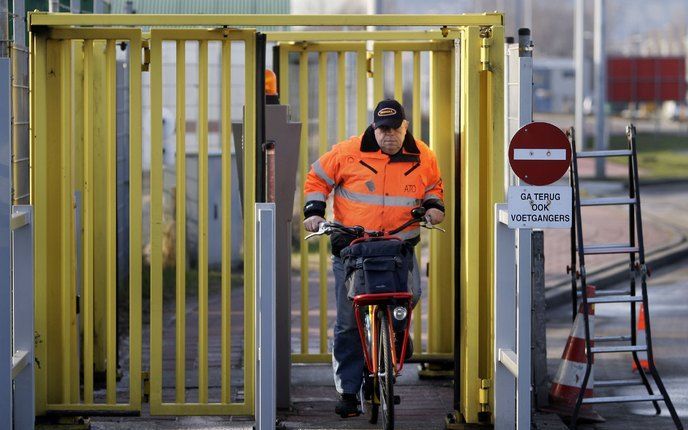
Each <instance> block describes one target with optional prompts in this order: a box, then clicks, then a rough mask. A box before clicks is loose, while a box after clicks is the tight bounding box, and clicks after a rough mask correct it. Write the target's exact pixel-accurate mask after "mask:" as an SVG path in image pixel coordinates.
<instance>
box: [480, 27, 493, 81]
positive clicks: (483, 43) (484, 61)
mask: <svg viewBox="0 0 688 430" xmlns="http://www.w3.org/2000/svg"><path fill="white" fill-rule="evenodd" d="M491 45H492V27H480V66H481V69H482V70H483V71H488V70H491V69H490V46H491Z"/></svg>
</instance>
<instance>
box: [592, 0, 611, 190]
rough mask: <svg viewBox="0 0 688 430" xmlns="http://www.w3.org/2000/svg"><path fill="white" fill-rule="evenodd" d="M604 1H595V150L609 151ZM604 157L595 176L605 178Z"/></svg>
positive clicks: (597, 162) (596, 161)
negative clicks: (606, 111) (606, 108)
mask: <svg viewBox="0 0 688 430" xmlns="http://www.w3.org/2000/svg"><path fill="white" fill-rule="evenodd" d="M604 15H605V14H604V0H595V54H594V62H595V122H596V132H595V150H596V151H604V150H606V149H607V147H608V146H609V145H608V142H607V139H608V136H607V124H606V118H605V113H604V107H605V105H606V103H607V47H606V41H605V39H606V37H605V36H606V35H605V33H606V24H605V16H604ZM604 162H605V159H604V157H598V158H596V159H595V176H596V177H598V178H603V177H604V176H605V172H604Z"/></svg>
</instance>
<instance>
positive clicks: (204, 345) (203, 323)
mask: <svg viewBox="0 0 688 430" xmlns="http://www.w3.org/2000/svg"><path fill="white" fill-rule="evenodd" d="M198 51H199V53H198V402H199V403H207V402H208V41H206V40H201V41H200V42H199V46H198ZM247 150H248V149H247Z"/></svg>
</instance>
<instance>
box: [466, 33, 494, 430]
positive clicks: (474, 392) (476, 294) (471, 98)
mask: <svg viewBox="0 0 688 430" xmlns="http://www.w3.org/2000/svg"><path fill="white" fill-rule="evenodd" d="M479 69H480V37H479V29H478V28H477V27H469V28H466V29H465V30H464V34H463V38H462V40H461V98H460V100H461V109H460V115H461V163H462V169H461V172H460V174H461V175H462V178H461V214H462V216H461V221H462V226H461V231H462V235H461V244H460V245H461V257H460V258H461V267H462V270H461V280H460V282H461V309H460V315H461V334H462V336H461V345H460V348H461V352H462V353H461V378H462V379H461V399H462V402H461V407H462V410H461V411H460V412H461V413H462V414H463V416H464V418H465V419H466V420H467V421H468V422H472V423H475V422H478V412H480V400H479V390H480V375H479V373H478V364H479V360H480V354H479V350H480V349H479V348H480V324H479V321H480V294H481V291H480V290H481V288H480V287H481V284H480V272H479V271H480V269H479V267H480V263H481V259H480V256H481V253H482V249H483V247H484V246H488V245H487V244H484V243H481V237H480V228H479V226H480V224H481V219H480V206H479V202H480V199H481V195H480V191H481V190H480V184H481V171H480V135H479V125H480V111H479V109H477V106H479V103H480V73H479V72H480V70H479Z"/></svg>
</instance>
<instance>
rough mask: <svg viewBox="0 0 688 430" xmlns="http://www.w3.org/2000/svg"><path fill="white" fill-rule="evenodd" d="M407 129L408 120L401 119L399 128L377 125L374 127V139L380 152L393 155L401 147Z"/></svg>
mask: <svg viewBox="0 0 688 430" xmlns="http://www.w3.org/2000/svg"><path fill="white" fill-rule="evenodd" d="M406 129H408V121H406V120H404V121H402V123H401V125H400V126H399V128H390V127H378V128H376V129H375V140H377V144H378V145H379V146H380V149H381V150H382V152H384V153H385V154H388V155H394V154H396V153H397V152H399V150H400V149H401V145H402V144H403V143H404V137H405V136H406Z"/></svg>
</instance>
